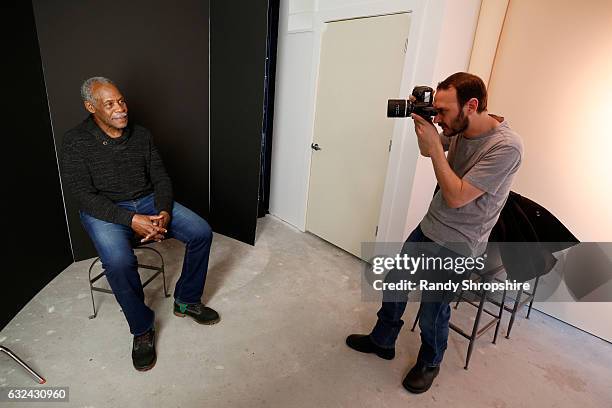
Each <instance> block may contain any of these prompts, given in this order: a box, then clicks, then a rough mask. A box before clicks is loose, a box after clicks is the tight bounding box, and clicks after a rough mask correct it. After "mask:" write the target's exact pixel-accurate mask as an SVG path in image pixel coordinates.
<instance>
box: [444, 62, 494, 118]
mask: <svg viewBox="0 0 612 408" xmlns="http://www.w3.org/2000/svg"><path fill="white" fill-rule="evenodd" d="M451 86H452V87H453V88H455V89H456V90H457V102H459V107H463V106H464V105H465V104H466V103H467V101H469V100H470V99H472V98H476V99H478V109H477V112H479V113H480V112H483V111H485V110H487V87H486V86H485V84H484V82H482V79H480V78H479V77H477V76H476V75H472V74H469V73H467V72H457V73H456V74H453V75H451V76H449V77H448V78H446V79H445V80H444V81H442V82H440V83H439V84H438V87H437V89H438V90H440V89H442V90H447V89H449V88H450V87H451Z"/></svg>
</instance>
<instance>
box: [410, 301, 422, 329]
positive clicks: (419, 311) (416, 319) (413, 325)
mask: <svg viewBox="0 0 612 408" xmlns="http://www.w3.org/2000/svg"><path fill="white" fill-rule="evenodd" d="M419 317H421V304H419V310H418V311H417V314H416V317H415V318H414V323H412V329H410V331H414V328H415V327H416V325H417V323H418V322H419Z"/></svg>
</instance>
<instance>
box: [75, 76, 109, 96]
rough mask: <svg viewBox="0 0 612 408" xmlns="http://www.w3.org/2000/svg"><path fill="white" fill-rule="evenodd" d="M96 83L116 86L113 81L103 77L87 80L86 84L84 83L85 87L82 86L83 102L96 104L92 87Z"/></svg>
mask: <svg viewBox="0 0 612 408" xmlns="http://www.w3.org/2000/svg"><path fill="white" fill-rule="evenodd" d="M96 82H99V83H101V84H111V85H115V84H114V83H113V81H111V80H110V79H108V78H104V77H101V76H95V77H91V78H89V79H86V80H85V82H83V85H81V98H83V102H88V101H89V102H91V103H94V102H95V100H94V96H93V93H92V92H91V87H92V86H93V84H95V83H96Z"/></svg>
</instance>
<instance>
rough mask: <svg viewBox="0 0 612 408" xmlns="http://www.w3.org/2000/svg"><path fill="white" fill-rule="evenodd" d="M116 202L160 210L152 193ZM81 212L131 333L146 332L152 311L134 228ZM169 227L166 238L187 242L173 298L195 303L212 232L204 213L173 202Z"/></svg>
mask: <svg viewBox="0 0 612 408" xmlns="http://www.w3.org/2000/svg"><path fill="white" fill-rule="evenodd" d="M116 204H117V205H118V206H120V207H123V208H126V209H128V210H132V211H136V213H137V214H145V215H157V214H159V211H157V209H156V208H155V204H154V197H153V194H150V195H148V196H145V197H142V198H139V199H136V200H130V201H122V202H119V203H116ZM80 216H81V222H82V224H83V226H84V227H85V230H86V231H87V233H88V234H89V236H90V237H91V239H92V241H93V243H94V245H95V247H96V250H97V251H98V256H99V257H100V260H101V261H102V267H103V268H104V270H105V272H106V279H107V280H108V283H109V285H110V287H111V289H112V290H113V293H114V295H115V298H116V299H117V302H119V305H121V308H122V309H123V313H124V314H125V317H126V319H127V321H128V324H129V326H130V332H131V333H132V334H133V335H135V336H136V335H140V334H143V333H145V332H147V331H148V330H149V329H151V328H152V327H153V325H154V321H155V314H154V313H153V311H152V310H151V309H150V308H149V307H148V306H147V305H146V304H145V303H144V292H143V290H142V283H141V281H140V275H139V274H138V269H137V264H138V262H137V260H136V256H135V255H134V250H133V248H132V243H133V242H134V241H135V239H136V237H135V234H134V231H133V230H132V229H131V228H130V227H127V226H125V225H120V224H113V223H110V222H106V221H102V220H99V219H97V218H94V217H92V216H91V215H89V214H87V213H84V212H82V211H81V212H80ZM167 229H168V233H167V234H166V237H167V238H176V239H178V240H179V241H181V242H184V243H185V258H184V260H183V271H182V272H181V276H180V278H179V280H178V281H177V282H176V287H175V289H174V299H175V300H176V301H177V302H180V303H187V304H195V303H199V302H200V300H201V298H202V293H203V291H204V283H205V281H206V273H207V271H208V257H209V254H210V245H211V242H212V230H211V228H210V226H209V225H208V223H207V222H206V221H205V220H204V219H202V217H200V216H199V215H197V214H196V213H194V212H193V211H191V210H189V209H188V208H186V207H184V206H182V205H181V204H179V203H177V202H175V203H174V206H173V210H172V218H171V220H170V224H169V225H168V227H167ZM136 242H138V241H136Z"/></svg>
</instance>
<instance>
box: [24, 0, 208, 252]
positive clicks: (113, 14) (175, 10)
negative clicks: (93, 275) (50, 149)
mask: <svg viewBox="0 0 612 408" xmlns="http://www.w3.org/2000/svg"><path fill="white" fill-rule="evenodd" d="M33 3H34V12H35V15H36V24H37V30H38V37H39V41H40V48H41V55H42V60H43V66H44V71H45V79H46V83H47V91H48V97H49V108H50V111H51V120H52V123H53V130H54V136H55V143H56V145H57V146H58V147H59V146H61V142H62V138H63V135H64V133H65V132H66V130H68V129H70V128H72V127H73V126H75V125H76V124H77V123H79V122H80V121H82V120H83V119H84V118H85V117H86V115H87V113H86V111H85V109H84V108H83V104H82V102H81V99H80V94H79V89H80V85H81V83H82V81H83V80H85V79H87V78H89V77H91V76H98V75H100V76H106V77H108V78H110V79H112V80H113V81H115V83H116V84H117V85H118V86H119V89H120V90H121V91H122V92H123V94H124V96H125V97H126V100H127V103H128V108H129V112H130V121H131V122H132V123H139V124H141V125H143V126H145V127H147V128H148V129H150V130H151V132H152V133H153V137H154V138H155V142H156V144H157V146H158V148H159V150H160V153H161V155H162V158H163V160H164V163H165V164H166V168H167V170H168V172H169V174H170V177H171V178H172V182H173V186H174V190H175V199H176V200H177V201H179V202H181V203H182V204H185V205H186V206H187V207H189V208H191V209H193V210H194V211H196V212H197V213H199V214H200V215H202V216H203V217H205V218H207V217H208V190H209V183H208V178H209V174H208V167H209V160H208V157H209V150H208V143H209V140H208V112H209V110H208V74H209V73H208V57H209V55H208V21H209V2H208V0H181V1H180V5H179V3H176V2H169V1H163V0H130V1H121V0H108V1H106V2H104V3H100V2H99V1H94V0H78V1H76V0H73V1H71V0H53V1H49V0H34V2H33ZM66 207H67V212H68V220H69V227H70V234H71V238H72V244H73V250H74V255H75V260H80V259H85V258H89V257H91V256H93V255H94V254H95V250H94V248H93V246H92V244H91V242H90V241H89V238H88V237H87V234H86V233H85V231H84V230H83V229H82V227H81V225H80V222H79V218H78V212H77V210H78V208H77V206H76V203H75V202H74V200H73V199H72V197H71V195H70V193H69V192H66Z"/></svg>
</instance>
